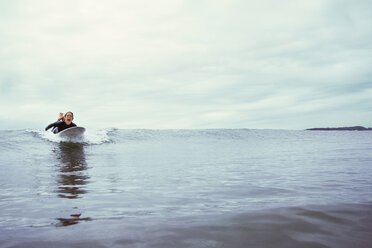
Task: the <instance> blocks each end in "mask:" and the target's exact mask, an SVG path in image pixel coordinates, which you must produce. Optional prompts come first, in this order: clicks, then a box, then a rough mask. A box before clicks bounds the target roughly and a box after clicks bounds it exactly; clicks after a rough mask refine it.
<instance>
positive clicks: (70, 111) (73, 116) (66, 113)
mask: <svg viewBox="0 0 372 248" xmlns="http://www.w3.org/2000/svg"><path fill="white" fill-rule="evenodd" d="M68 113H70V114H71V115H72V118H74V113H72V112H71V111H68V112H66V114H65V117H66V115H67V114H68Z"/></svg>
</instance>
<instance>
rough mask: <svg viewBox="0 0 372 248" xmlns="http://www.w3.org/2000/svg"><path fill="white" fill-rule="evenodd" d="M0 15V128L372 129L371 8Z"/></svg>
mask: <svg viewBox="0 0 372 248" xmlns="http://www.w3.org/2000/svg"><path fill="white" fill-rule="evenodd" d="M0 7H1V10H0V12H1V19H2V21H1V22H0V36H1V37H2V39H0V45H1V49H0V56H1V58H2V61H6V63H2V64H1V65H0V74H1V75H2V76H1V77H0V90H1V92H0V96H1V99H0V104H1V105H2V107H0V115H1V116H2V117H1V118H0V119H2V120H3V123H5V121H4V120H6V119H7V120H8V121H7V123H8V124H6V125H5V124H4V126H3V127H1V122H0V128H9V127H11V125H10V124H9V123H10V121H9V120H12V122H17V121H22V120H24V119H32V118H33V116H35V115H36V114H37V115H38V116H39V117H38V120H37V122H38V123H39V125H41V126H42V125H44V124H45V123H47V122H49V121H50V119H53V120H54V115H57V114H58V112H59V111H67V110H72V111H74V112H75V113H76V117H77V118H76V120H77V121H79V122H80V123H84V124H83V125H88V124H91V123H94V124H95V125H96V126H100V127H112V126H115V127H123V128H136V127H138V128H208V127H248V128H250V127H251V128H260V127H264V128H276V127H280V128H306V127H309V126H310V127H311V126H314V124H319V125H320V126H322V125H328V124H329V123H334V122H338V123H339V124H340V125H344V123H348V122H350V118H351V117H353V119H354V121H355V122H357V123H355V124H358V125H371V126H372V123H371V122H372V120H371V119H370V117H365V116H366V115H368V114H369V115H370V111H369V109H371V108H370V107H371V105H370V103H369V101H368V100H367V98H368V94H369V93H370V90H371V88H372V82H371V80H370V78H371V73H370V66H371V62H372V61H371V60H372V56H371V55H372V54H371V53H372V47H371V46H372V45H371V44H372V43H371V40H372V31H371V28H370V25H369V24H370V23H371V21H372V15H371V12H370V9H372V8H371V7H372V6H371V3H370V1H358V3H351V2H349V1H333V0H328V1H323V0H316V1H307V2H298V1H291V0H280V1H272V0H264V1H260V2H257V1H239V0H233V1H228V2H226V1H208V0H201V1H181V0H179V1H170V0H162V1H157V2H148V1H132V0H127V1H118V0H117V1H110V2H109V3H108V2H101V1H82V0H79V1H71V0H67V1H63V2H60V1H50V0H48V1H46V0H45V1H44V0H37V1H34V2H33V3H32V4H31V3H30V2H28V1H22V0H19V1H11V2H2V3H1V6H0ZM4 106H7V107H6V108H5V107H4ZM351 111H354V112H359V113H360V117H358V118H354V115H352V114H350V113H351ZM346 112H347V113H346ZM332 113H333V114H332ZM343 113H346V114H343ZM327 116H330V117H329V118H328V117H327ZM331 116H332V118H337V120H331ZM320 119H321V120H322V121H323V123H322V122H321V121H318V120H320ZM0 121H1V120H0ZM313 123H314V124H313Z"/></svg>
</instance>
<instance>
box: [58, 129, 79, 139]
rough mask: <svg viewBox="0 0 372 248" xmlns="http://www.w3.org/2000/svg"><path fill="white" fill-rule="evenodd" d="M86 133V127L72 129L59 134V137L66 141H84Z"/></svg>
mask: <svg viewBox="0 0 372 248" xmlns="http://www.w3.org/2000/svg"><path fill="white" fill-rule="evenodd" d="M84 132H85V128H84V127H70V128H67V129H65V130H63V131H61V132H59V133H58V134H57V135H58V136H59V137H61V138H62V139H63V140H66V141H81V140H82V139H84Z"/></svg>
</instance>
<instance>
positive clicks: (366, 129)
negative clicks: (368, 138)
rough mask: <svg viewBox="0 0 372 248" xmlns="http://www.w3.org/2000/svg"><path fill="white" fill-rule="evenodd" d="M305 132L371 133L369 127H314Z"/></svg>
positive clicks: (371, 129)
mask: <svg viewBox="0 0 372 248" xmlns="http://www.w3.org/2000/svg"><path fill="white" fill-rule="evenodd" d="M306 130H310V131H372V128H371V127H368V128H367V127H362V126H355V127H316V128H308V129H306Z"/></svg>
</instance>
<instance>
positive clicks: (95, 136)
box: [26, 129, 111, 145]
mask: <svg viewBox="0 0 372 248" xmlns="http://www.w3.org/2000/svg"><path fill="white" fill-rule="evenodd" d="M110 131H111V129H100V130H90V129H88V130H87V131H86V132H85V134H84V139H80V140H66V139H63V138H61V137H60V136H58V135H55V134H54V133H52V132H49V131H42V130H26V132H28V133H32V134H33V135H35V136H36V137H39V138H42V139H44V140H47V141H50V142H54V143H60V142H71V143H81V144H88V145H100V144H103V143H110V142H111V139H110V137H109V132H110Z"/></svg>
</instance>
